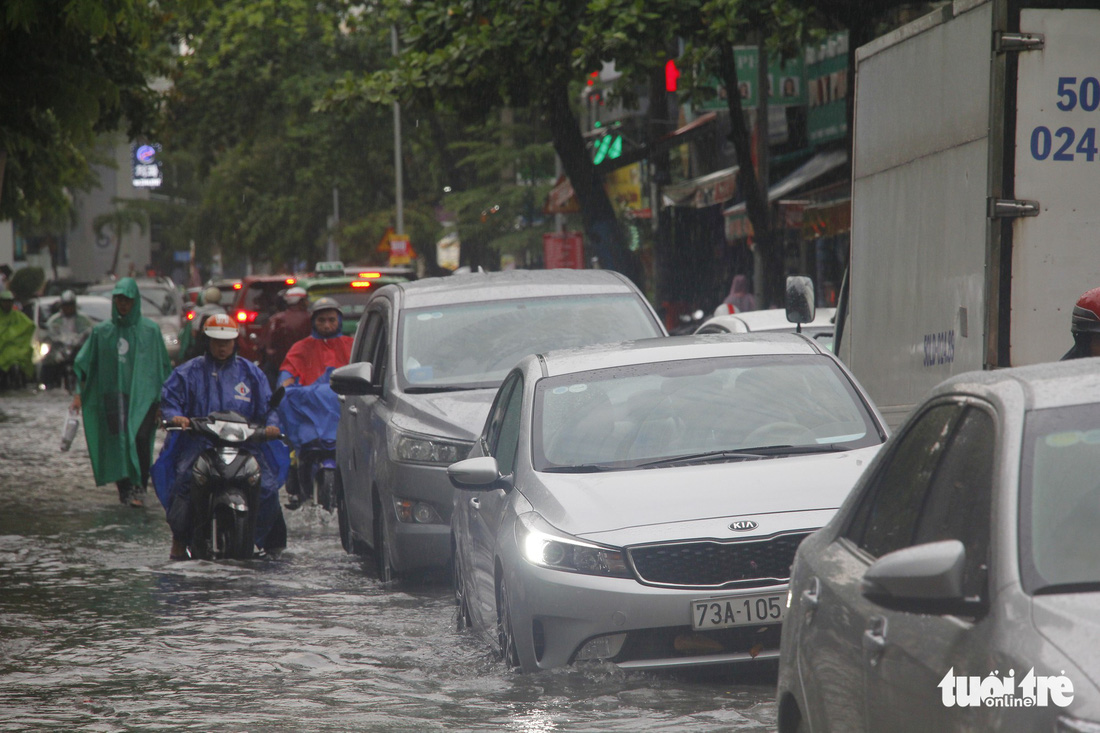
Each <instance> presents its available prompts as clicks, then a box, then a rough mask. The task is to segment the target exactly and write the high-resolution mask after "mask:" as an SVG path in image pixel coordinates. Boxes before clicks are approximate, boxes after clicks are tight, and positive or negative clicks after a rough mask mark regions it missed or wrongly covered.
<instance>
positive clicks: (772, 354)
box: [448, 334, 885, 671]
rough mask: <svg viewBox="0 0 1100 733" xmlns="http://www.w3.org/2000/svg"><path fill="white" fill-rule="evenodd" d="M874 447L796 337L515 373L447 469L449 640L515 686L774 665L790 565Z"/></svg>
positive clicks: (835, 373)
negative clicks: (599, 670)
mask: <svg viewBox="0 0 1100 733" xmlns="http://www.w3.org/2000/svg"><path fill="white" fill-rule="evenodd" d="M884 439H885V428H884V427H883V423H882V421H881V420H880V419H879V416H878V415H877V414H876V413H875V411H874V409H873V408H872V407H871V405H870V402H869V401H868V399H867V397H866V396H865V395H864V393H863V392H862V390H861V389H860V388H859V386H858V385H857V384H856V382H855V380H854V379H853V378H852V377H851V375H850V374H848V372H847V371H846V370H845V368H844V367H843V366H842V365H841V363H840V362H839V361H837V360H836V359H835V358H834V357H833V356H832V354H830V353H829V352H828V351H826V350H823V349H821V348H820V347H818V346H817V345H816V344H814V342H813V341H812V340H811V339H808V338H805V337H802V336H796V335H793V334H792V335H749V334H746V335H743V336H725V337H715V336H685V337H681V338H671V339H654V340H646V341H636V342H632V343H626V344H621V345H619V346H618V347H593V348H588V349H583V350H573V351H561V352H550V353H548V354H542V355H536V356H530V357H527V358H526V359H524V360H523V361H521V362H520V364H519V365H518V366H517V367H516V368H515V369H514V370H513V371H512V372H511V373H510V374H509V375H508V377H507V378H506V379H505V381H504V383H503V384H502V386H501V388H500V390H499V391H498V392H497V395H496V398H495V401H494V404H493V407H492V408H491V410H490V412H489V416H488V419H487V421H486V424H485V428H484V430H483V432H482V434H481V436H480V438H479V440H478V441H477V442H476V443H475V446H474V449H473V451H472V453H471V457H470V458H468V459H467V460H464V461H461V462H459V463H455V464H452V465H451V466H450V468H449V469H448V473H449V475H450V476H451V480H452V483H454V485H455V486H456V487H458V488H459V489H462V490H461V491H458V492H456V495H455V505H454V513H453V517H452V538H453V539H452V541H453V542H454V551H453V556H454V572H455V587H456V591H455V592H456V600H457V602H458V604H459V609H460V610H459V619H460V624H461V625H466V624H469V625H472V626H473V627H475V628H476V629H478V630H480V631H481V632H483V633H484V634H485V635H486V636H487V637H488V639H489V641H490V643H491V644H493V645H495V646H496V647H497V649H498V651H499V652H500V653H501V654H502V656H503V658H504V659H505V660H506V661H507V662H508V663H509V664H510V665H512V666H515V667H519V668H521V669H522V670H524V671H534V670H538V669H547V668H551V667H557V666H561V665H565V664H569V663H572V662H578V661H596V660H606V661H611V662H614V663H616V664H618V665H619V666H621V667H626V668H673V667H688V666H695V665H705V664H735V663H752V662H754V661H759V660H766V659H775V658H776V656H777V655H778V651H779V649H778V646H779V645H778V642H779V630H780V625H781V622H782V620H783V615H784V613H785V611H786V596H787V578H788V574H789V568H790V563H791V560H792V558H793V556H794V551H795V549H796V548H797V546H798V544H799V542H801V541H802V539H803V538H804V537H806V536H807V535H808V534H809V533H810V532H812V531H813V530H815V529H817V528H818V527H820V526H821V525H822V524H824V523H825V522H826V521H827V520H828V519H829V518H830V517H831V516H832V514H833V512H834V511H835V510H836V508H837V507H838V506H840V503H841V502H842V501H843V500H844V498H845V496H847V494H848V491H849V490H850V489H851V487H852V486H853V485H854V483H855V481H856V479H857V477H858V476H859V474H860V472H861V471H862V470H863V467H864V465H865V464H866V463H867V462H869V460H870V459H871V457H872V456H873V455H874V453H875V452H876V451H877V450H878V447H879V445H880V444H881V443H882V442H883V440H884Z"/></svg>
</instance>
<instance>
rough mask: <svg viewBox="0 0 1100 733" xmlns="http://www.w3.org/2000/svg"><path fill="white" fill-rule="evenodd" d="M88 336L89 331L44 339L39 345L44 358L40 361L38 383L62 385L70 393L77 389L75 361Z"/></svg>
mask: <svg viewBox="0 0 1100 733" xmlns="http://www.w3.org/2000/svg"><path fill="white" fill-rule="evenodd" d="M87 338H88V332H85V333H82V334H78V335H76V336H65V337H60V338H54V337H50V336H47V337H46V338H45V339H43V340H42V343H41V345H40V346H39V350H40V351H39V353H41V354H42V360H41V361H40V362H39V363H38V383H39V384H46V385H51V386H52V385H55V384H56V385H60V386H62V387H64V388H65V389H66V390H67V391H68V392H69V393H70V394H72V393H73V392H74V391H76V372H75V371H73V362H74V361H75V360H76V355H77V352H79V351H80V347H81V346H83V345H84V342H85V341H86V340H87Z"/></svg>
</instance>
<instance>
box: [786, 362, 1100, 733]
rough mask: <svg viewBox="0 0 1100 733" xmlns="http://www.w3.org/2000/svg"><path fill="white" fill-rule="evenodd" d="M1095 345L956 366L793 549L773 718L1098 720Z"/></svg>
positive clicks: (841, 723) (1007, 723)
mask: <svg viewBox="0 0 1100 733" xmlns="http://www.w3.org/2000/svg"><path fill="white" fill-rule="evenodd" d="M1098 526H1100V360H1096V359H1085V360H1079V361H1073V362H1062V363H1060V364H1043V365H1037V366H1033V367H1023V368H1018V369H1004V370H998V371H993V372H971V373H967V374H962V375H959V376H957V377H955V378H953V379H951V380H949V381H947V382H945V383H943V384H942V385H940V386H939V387H937V388H936V389H935V390H934V391H933V392H932V393H931V394H930V396H929V397H927V398H926V399H925V400H924V402H923V403H922V404H921V405H919V406H918V407H917V409H916V410H915V411H914V412H913V414H912V415H911V416H910V418H909V420H908V421H907V422H906V424H905V425H904V426H903V427H902V429H901V430H899V431H898V433H896V434H895V435H894V436H893V437H892V438H891V439H890V441H889V442H888V443H887V444H886V445H885V446H884V447H883V449H882V451H881V452H880V453H879V454H878V456H877V457H876V459H875V461H874V462H873V463H872V464H871V465H870V466H869V467H868V469H867V472H866V473H865V474H864V475H863V477H862V478H861V479H860V482H859V483H858V484H857V485H856V487H855V489H853V491H852V494H851V495H850V496H849V498H848V500H847V501H846V502H845V504H844V506H843V507H841V509H840V511H839V512H838V513H837V515H836V517H835V518H834V519H833V520H832V521H831V522H829V524H827V525H826V526H825V527H824V528H822V529H821V530H820V531H819V532H816V533H815V534H813V535H811V536H810V537H809V538H808V539H807V540H806V541H805V542H803V543H802V545H801V546H800V547H799V549H798V552H797V554H796V556H795V562H794V566H793V568H792V571H791V580H790V588H791V592H790V595H789V596H788V599H789V600H788V605H789V607H790V608H789V611H788V613H787V618H786V622H785V623H784V626H783V633H782V644H781V649H780V669H779V690H778V705H779V730H780V731H781V732H784V733H786V732H791V733H793V732H794V731H806V730H809V731H845V732H852V733H855V732H857V731H886V730H889V731H964V730H965V731H975V730H982V731H986V730H1013V731H1016V730H1019V731H1025V730H1026V731H1040V730H1041V731H1066V732H1067V733H1068V732H1070V731H1079V732H1080V731H1100V691H1098V687H1097V685H1098V684H1100V661H1098V660H1100V656H1098V655H1097V651H1096V650H1097V643H1098V641H1100V543H1098V542H1097V539H1096V537H1097V534H1096V532H1097V527H1098Z"/></svg>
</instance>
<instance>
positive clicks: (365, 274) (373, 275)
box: [359, 272, 382, 280]
mask: <svg viewBox="0 0 1100 733" xmlns="http://www.w3.org/2000/svg"><path fill="white" fill-rule="evenodd" d="M359 277H362V278H369V279H372V280H373V279H374V278H376V277H382V273H380V272H360V273H359Z"/></svg>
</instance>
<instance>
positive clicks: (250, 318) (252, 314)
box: [237, 310, 260, 323]
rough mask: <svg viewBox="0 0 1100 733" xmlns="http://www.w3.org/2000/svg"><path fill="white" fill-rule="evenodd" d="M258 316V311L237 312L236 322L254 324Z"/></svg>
mask: <svg viewBox="0 0 1100 733" xmlns="http://www.w3.org/2000/svg"><path fill="white" fill-rule="evenodd" d="M259 315H260V314H259V312H258V311H246V310H239V311H237V321H238V322H240V323H255V322H256V318H257V316H259Z"/></svg>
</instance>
